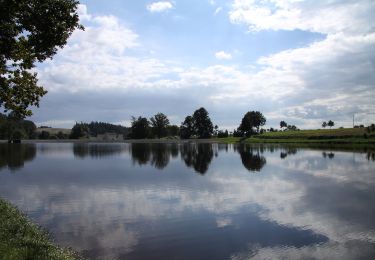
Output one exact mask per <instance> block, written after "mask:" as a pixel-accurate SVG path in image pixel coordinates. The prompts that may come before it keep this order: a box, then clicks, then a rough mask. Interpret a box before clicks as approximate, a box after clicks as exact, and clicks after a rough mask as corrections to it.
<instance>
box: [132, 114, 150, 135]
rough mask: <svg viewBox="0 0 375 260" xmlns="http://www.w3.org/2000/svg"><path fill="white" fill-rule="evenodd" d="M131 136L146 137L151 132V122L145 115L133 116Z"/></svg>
mask: <svg viewBox="0 0 375 260" xmlns="http://www.w3.org/2000/svg"><path fill="white" fill-rule="evenodd" d="M131 130H132V133H131V137H132V138H134V139H144V138H147V137H148V136H149V134H150V122H149V121H148V120H147V118H145V117H141V116H140V117H138V118H135V117H134V116H133V117H132V126H131Z"/></svg>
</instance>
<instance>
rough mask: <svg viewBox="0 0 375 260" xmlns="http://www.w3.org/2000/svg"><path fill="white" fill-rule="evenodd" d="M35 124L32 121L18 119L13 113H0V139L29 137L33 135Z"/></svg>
mask: <svg viewBox="0 0 375 260" xmlns="http://www.w3.org/2000/svg"><path fill="white" fill-rule="evenodd" d="M35 130H36V126H35V124H34V123H33V122H32V121H29V120H22V119H18V118H17V117H15V116H14V113H10V114H9V115H8V116H6V115H3V114H1V113H0V139H7V140H15V139H17V140H20V139H23V138H28V139H31V138H33V137H34V135H35Z"/></svg>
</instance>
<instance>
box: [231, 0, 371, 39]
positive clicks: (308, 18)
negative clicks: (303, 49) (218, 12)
mask: <svg viewBox="0 0 375 260" xmlns="http://www.w3.org/2000/svg"><path fill="white" fill-rule="evenodd" d="M374 9H375V2H374V1H371V0H361V1H340V0H334V1H325V0H318V1H300V0H294V1H285V0H265V1H259V0H255V1H254V0H234V2H233V4H232V10H231V11H230V13H229V15H230V19H231V21H232V22H235V23H245V24H247V25H249V29H250V30H252V31H260V30H295V29H300V30H304V31H311V32H319V33H325V34H332V33H338V32H346V33H351V34H358V33H364V32H371V31H373V30H374V27H373V24H372V23H371V22H369V21H371V17H372V14H373V12H374Z"/></svg>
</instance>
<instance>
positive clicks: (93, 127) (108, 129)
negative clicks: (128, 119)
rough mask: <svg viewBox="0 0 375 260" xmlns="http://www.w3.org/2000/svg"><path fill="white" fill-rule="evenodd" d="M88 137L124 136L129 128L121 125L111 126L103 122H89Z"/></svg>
mask: <svg viewBox="0 0 375 260" xmlns="http://www.w3.org/2000/svg"><path fill="white" fill-rule="evenodd" d="M88 128H89V130H90V131H89V132H90V135H92V136H98V135H99V134H105V133H115V134H119V135H124V136H126V135H127V134H128V132H129V128H127V127H124V126H121V125H113V124H110V123H104V122H91V123H89V124H88Z"/></svg>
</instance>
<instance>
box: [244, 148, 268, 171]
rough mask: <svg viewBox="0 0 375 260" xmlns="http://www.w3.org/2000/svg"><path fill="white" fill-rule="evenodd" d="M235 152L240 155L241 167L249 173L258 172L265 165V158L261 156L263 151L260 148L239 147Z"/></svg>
mask: <svg viewBox="0 0 375 260" xmlns="http://www.w3.org/2000/svg"><path fill="white" fill-rule="evenodd" d="M237 151H238V152H239V153H240V155H241V161H242V164H243V166H244V167H245V168H246V169H247V170H249V171H252V172H259V171H260V170H261V169H262V168H263V167H264V165H266V162H267V161H266V158H265V157H264V156H263V155H262V153H263V151H264V149H263V147H262V146H259V147H253V146H249V145H240V146H238V147H237Z"/></svg>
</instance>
